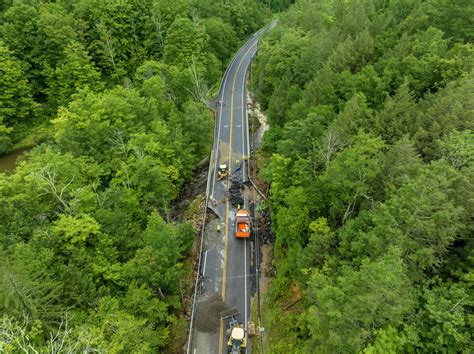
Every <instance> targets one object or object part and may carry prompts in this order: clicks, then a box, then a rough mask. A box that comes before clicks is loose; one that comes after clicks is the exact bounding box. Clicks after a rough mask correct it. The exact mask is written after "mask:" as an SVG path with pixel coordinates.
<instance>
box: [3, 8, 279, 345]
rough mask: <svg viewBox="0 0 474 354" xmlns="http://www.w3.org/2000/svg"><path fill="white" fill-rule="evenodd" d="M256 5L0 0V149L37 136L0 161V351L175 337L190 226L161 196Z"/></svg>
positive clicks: (181, 173)
mask: <svg viewBox="0 0 474 354" xmlns="http://www.w3.org/2000/svg"><path fill="white" fill-rule="evenodd" d="M283 3H284V2H281V4H276V5H278V6H282V4H283ZM269 13H270V10H269V9H268V8H267V4H263V2H262V3H260V2H258V1H254V0H242V1H235V2H234V1H210V0H209V1H203V0H180V1H176V0H59V1H55V2H49V1H35V0H2V1H0V77H1V80H0V153H5V152H7V151H9V150H10V149H12V147H15V146H16V144H18V143H19V142H21V141H22V140H24V139H28V137H31V136H33V140H32V141H36V142H37V140H38V139H39V140H40V141H41V144H39V145H38V146H36V147H35V148H34V149H33V150H32V151H31V152H30V153H29V154H28V156H27V157H26V158H25V159H24V161H23V162H21V164H20V165H19V166H18V167H17V169H16V171H15V173H13V174H2V173H0V245H1V247H0V313H1V318H0V351H2V352H15V353H17V352H40V353H45V352H55V353H56V352H110V353H132V352H135V353H156V352H159V351H163V350H164V349H165V348H168V350H170V349H169V348H170V344H171V343H174V345H175V346H176V343H177V345H178V347H179V344H180V343H179V341H180V340H181V339H182V338H183V337H182V336H183V335H184V336H185V335H186V333H185V331H184V330H183V331H180V332H179V333H180V335H178V337H176V334H173V332H172V331H173V328H181V329H182V328H186V319H183V318H182V316H181V313H182V307H183V304H182V290H183V289H182V284H181V282H180V279H181V278H182V276H183V260H184V259H185V257H187V255H188V254H189V251H190V248H191V246H192V244H193V241H194V238H195V232H194V230H193V229H192V227H191V226H190V225H188V224H177V223H175V222H173V221H172V220H170V212H169V208H170V203H171V202H172V201H173V200H175V199H176V198H177V196H178V195H179V193H180V191H181V189H182V187H183V185H185V182H186V181H187V180H188V179H189V178H190V176H191V174H192V172H193V169H194V167H195V165H196V164H197V162H198V161H200V160H201V159H203V158H204V157H206V156H207V155H208V153H209V151H210V148H211V142H212V136H213V127H214V120H213V114H212V113H211V112H210V111H209V110H208V109H207V108H206V106H205V102H206V100H207V99H208V98H209V96H210V95H211V94H213V93H215V91H216V88H217V86H218V84H219V81H220V79H221V76H222V74H223V72H224V69H225V67H226V65H227V63H228V61H229V60H230V58H231V56H232V55H233V53H234V52H235V51H236V49H237V48H238V47H239V45H240V44H241V43H243V41H245V39H246V38H247V37H248V36H249V35H250V34H251V33H254V31H256V30H258V29H259V28H261V27H262V26H263V25H264V23H265V22H266V20H265V18H266V17H268V14H269ZM38 132H39V133H38ZM38 134H39V136H40V137H39V138H38ZM35 139H36V140H35ZM183 322H184V327H183ZM178 351H179V352H180V351H181V348H179V349H178Z"/></svg>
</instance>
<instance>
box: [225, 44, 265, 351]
mask: <svg viewBox="0 0 474 354" xmlns="http://www.w3.org/2000/svg"><path fill="white" fill-rule="evenodd" d="M256 45H257V42H255V43H254V44H252V45H251V46H250V48H249V49H248V50H247V51H246V52H245V54H244V55H243V56H242V59H240V62H239V65H238V66H237V69H236V70H235V74H234V76H233V78H232V96H231V99H230V125H229V127H230V130H229V158H228V160H229V161H228V164H229V175H228V176H227V201H226V208H225V233H224V269H223V272H222V286H221V297H222V301H223V302H225V288H226V282H227V241H228V239H229V196H228V194H229V190H230V175H231V171H232V124H233V118H234V95H233V93H234V90H235V81H236V78H237V74H238V72H239V69H240V66H241V65H242V63H243V61H244V59H245V58H246V57H247V54H248V53H249V52H250V51H251V50H252V49H253V47H255V46H256ZM224 89H225V87H224ZM242 105H243V102H242ZM223 337H224V321H223V320H222V319H221V322H220V328H219V353H222V346H223V343H222V339H223Z"/></svg>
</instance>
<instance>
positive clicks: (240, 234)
mask: <svg viewBox="0 0 474 354" xmlns="http://www.w3.org/2000/svg"><path fill="white" fill-rule="evenodd" d="M235 237H237V238H249V237H250V213H249V211H248V210H246V209H240V210H239V211H237V216H236V220H235Z"/></svg>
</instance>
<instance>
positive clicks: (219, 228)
mask: <svg viewBox="0 0 474 354" xmlns="http://www.w3.org/2000/svg"><path fill="white" fill-rule="evenodd" d="M217 232H221V224H217Z"/></svg>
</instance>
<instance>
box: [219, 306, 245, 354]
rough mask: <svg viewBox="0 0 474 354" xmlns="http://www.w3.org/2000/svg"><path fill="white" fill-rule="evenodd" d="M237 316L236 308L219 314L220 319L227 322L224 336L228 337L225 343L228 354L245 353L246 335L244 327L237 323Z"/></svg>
mask: <svg viewBox="0 0 474 354" xmlns="http://www.w3.org/2000/svg"><path fill="white" fill-rule="evenodd" d="M238 315H239V310H238V309H237V307H232V308H230V309H228V310H225V311H222V312H221V319H222V320H223V321H225V320H227V319H228V320H229V323H228V325H227V331H226V334H227V336H228V337H229V340H228V341H227V345H228V347H229V353H232V354H242V353H245V350H246V348H247V333H246V331H245V328H244V326H243V325H242V324H240V323H239V322H238V321H237V316H238Z"/></svg>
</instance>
